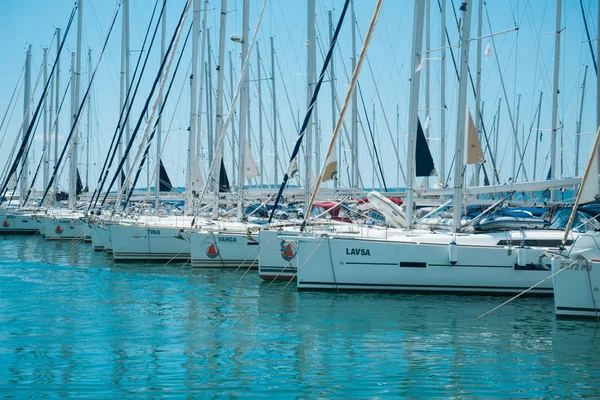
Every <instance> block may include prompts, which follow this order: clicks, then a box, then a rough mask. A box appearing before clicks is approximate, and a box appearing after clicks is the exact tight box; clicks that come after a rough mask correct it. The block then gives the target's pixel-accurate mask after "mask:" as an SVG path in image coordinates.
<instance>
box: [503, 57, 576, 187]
mask: <svg viewBox="0 0 600 400" xmlns="http://www.w3.org/2000/svg"><path fill="white" fill-rule="evenodd" d="M586 71H587V68H586ZM542 94H543V92H540V101H539V103H538V109H537V113H538V115H537V127H536V128H535V150H534V151H533V179H532V180H533V181H535V179H536V176H537V175H536V170H537V156H538V143H539V142H540V116H541V113H542ZM498 111H500V107H499V106H498ZM577 138H578V139H579V136H578V137H577ZM575 165H577V164H575ZM575 176H577V167H575Z"/></svg>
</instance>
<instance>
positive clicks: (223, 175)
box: [219, 158, 231, 193]
mask: <svg viewBox="0 0 600 400" xmlns="http://www.w3.org/2000/svg"><path fill="white" fill-rule="evenodd" d="M229 192H231V186H230V185H229V178H228V177H227V171H226V170H225V163H224V162H223V158H221V170H220V172H219V193H229Z"/></svg>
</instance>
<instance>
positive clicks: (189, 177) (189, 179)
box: [185, 0, 200, 215]
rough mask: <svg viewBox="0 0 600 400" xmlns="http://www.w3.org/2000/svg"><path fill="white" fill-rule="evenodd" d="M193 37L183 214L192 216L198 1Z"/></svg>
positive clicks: (197, 1) (194, 15) (195, 3)
mask: <svg viewBox="0 0 600 400" xmlns="http://www.w3.org/2000/svg"><path fill="white" fill-rule="evenodd" d="M193 18H194V19H193V22H192V24H193V28H192V30H193V35H192V61H191V62H192V75H191V77H190V79H191V82H190V90H191V94H190V131H189V135H188V149H187V174H186V185H185V214H186V215H192V214H193V211H194V205H193V201H194V193H195V179H194V178H195V176H194V175H195V172H196V171H195V168H194V167H195V165H196V163H197V160H196V127H197V126H196V123H197V118H198V109H197V108H196V103H197V100H198V97H197V81H198V39H199V36H200V30H199V26H200V0H194V13H193Z"/></svg>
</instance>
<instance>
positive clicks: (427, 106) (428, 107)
mask: <svg viewBox="0 0 600 400" xmlns="http://www.w3.org/2000/svg"><path fill="white" fill-rule="evenodd" d="M430 49H431V0H426V3H425V55H424V56H423V57H429V50H430ZM430 65H431V64H429V63H426V65H425V117H427V116H428V115H429V114H430V113H431V111H430V110H431V102H430V97H431V91H430V75H431V74H430V68H429V66H430ZM373 124H375V122H373ZM373 131H375V129H373ZM425 140H426V141H427V145H429V129H426V130H425ZM423 181H424V183H425V187H426V188H429V177H428V176H426V177H425V179H423Z"/></svg>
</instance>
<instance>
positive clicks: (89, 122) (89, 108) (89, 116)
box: [85, 48, 92, 190]
mask: <svg viewBox="0 0 600 400" xmlns="http://www.w3.org/2000/svg"><path fill="white" fill-rule="evenodd" d="M88 79H89V85H90V86H92V49H89V48H88ZM91 98H92V97H91V88H90V98H89V100H88V103H87V137H86V144H85V154H86V155H85V187H86V188H88V189H89V186H88V185H89V182H90V135H91V133H92V100H91ZM86 190H87V189H86Z"/></svg>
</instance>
